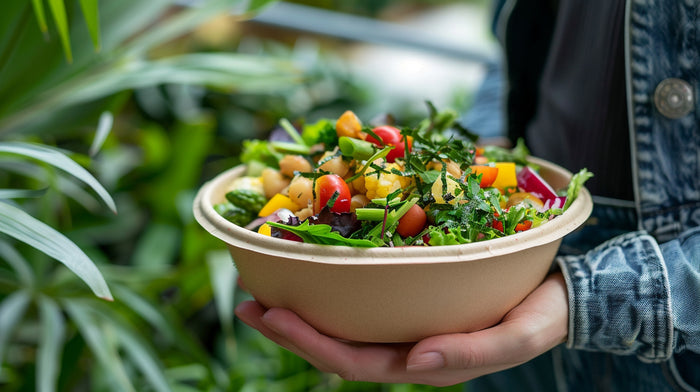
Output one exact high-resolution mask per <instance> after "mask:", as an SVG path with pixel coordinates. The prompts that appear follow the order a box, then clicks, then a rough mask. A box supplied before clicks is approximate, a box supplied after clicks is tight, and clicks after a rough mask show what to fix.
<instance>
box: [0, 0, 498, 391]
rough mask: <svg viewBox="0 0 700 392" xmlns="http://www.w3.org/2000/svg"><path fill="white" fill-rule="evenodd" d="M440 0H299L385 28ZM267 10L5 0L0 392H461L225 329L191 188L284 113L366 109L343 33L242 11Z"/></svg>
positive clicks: (228, 292) (231, 290)
mask: <svg viewBox="0 0 700 392" xmlns="http://www.w3.org/2000/svg"><path fill="white" fill-rule="evenodd" d="M453 2H454V1H453ZM453 2H450V1H447V0H442V1H438V0H436V1H412V2H406V1H398V0H382V1H370V0H366V1H355V2H340V1H323V0H319V1H300V2H298V3H301V4H305V5H311V6H314V7H319V8H324V9H329V10H336V11H339V12H344V13H351V14H356V15H363V16H366V17H371V18H380V17H381V18H389V19H391V18H394V17H399V16H400V15H401V14H403V13H407V12H411V11H415V10H421V9H426V8H429V7H435V6H440V5H443V4H447V3H453ZM267 3H270V2H269V1H249V2H248V1H236V0H210V1H200V2H197V6H195V7H183V6H180V5H177V4H172V2H171V1H165V0H149V1H139V0H122V1H102V2H99V4H98V2H97V1H96V0H81V1H77V0H63V1H61V0H50V1H46V2H44V1H42V0H34V1H31V2H30V1H22V0H12V1H10V2H6V3H5V4H4V7H3V8H4V10H3V13H2V15H1V16H0V363H1V366H0V389H1V390H3V391H35V390H37V391H391V392H403V391H432V390H438V389H440V390H447V391H457V390H463V386H455V387H451V388H431V387H426V386H420V385H382V384H372V383H360V382H347V381H344V380H341V379H340V378H338V377H337V376H334V375H328V374H323V373H320V372H318V371H316V370H315V369H313V368H312V367H310V366H309V365H308V364H307V363H306V362H305V361H303V360H301V359H299V358H298V357H296V356H295V355H293V354H290V353H289V352H287V351H285V350H283V349H280V348H279V347H277V346H276V345H275V344H273V343H271V342H269V341H267V340H266V339H264V338H263V337H262V336H261V335H259V334H258V333H257V332H256V331H253V330H251V329H249V328H247V327H246V326H244V325H242V324H240V323H239V322H238V321H237V320H235V318H234V315H233V308H234V306H235V304H236V303H237V302H238V301H241V300H243V299H245V298H246V295H247V294H246V293H244V292H242V291H241V290H239V289H238V288H237V287H236V285H235V282H236V271H235V269H234V268H233V265H232V263H231V260H230V257H229V255H228V253H227V252H226V250H225V248H224V247H223V244H221V243H219V242H218V241H217V240H215V239H214V238H213V237H211V236H209V235H208V234H207V233H206V232H204V231H203V230H202V229H201V228H200V227H199V226H198V225H197V224H196V223H195V222H194V220H193V217H192V213H191V205H192V201H193V198H194V194H195V192H196V190H197V189H198V187H199V186H200V185H201V184H202V183H203V182H204V181H206V180H207V179H209V178H212V177H213V176H214V175H216V174H217V173H219V172H221V171H223V170H225V169H227V168H230V167H231V166H233V165H235V164H236V163H237V159H236V156H237V154H238V151H239V148H240V143H241V141H242V140H244V139H247V138H254V137H264V136H265V135H266V133H267V132H269V131H270V130H271V129H272V128H274V127H275V126H276V124H277V122H278V120H279V119H280V118H283V117H284V118H289V119H292V120H300V119H303V118H308V119H314V118H318V117H324V116H325V117H331V118H333V117H337V116H338V115H339V114H340V113H342V111H344V110H346V109H349V108H350V109H353V110H355V111H356V112H357V113H359V114H361V115H362V116H369V115H372V114H376V110H377V109H376V108H377V102H379V101H381V100H382V98H383V97H381V96H377V91H376V89H375V88H374V86H372V85H371V84H367V83H366V82H365V81H363V80H361V79H359V78H358V77H357V76H356V75H353V73H352V72H350V71H349V69H348V67H347V66H346V64H345V63H344V59H343V57H342V53H343V51H344V50H345V48H347V45H348V42H342V41H340V42H339V41H337V40H336V41H334V40H332V39H328V38H323V37H313V39H309V38H308V37H307V38H304V39H302V38H301V36H300V34H299V33H295V32H289V31H286V32H280V31H279V30H278V29H277V30H275V29H272V30H271V29H268V28H265V27H264V26H260V25H256V24H254V23H248V22H246V20H249V19H250V18H251V17H253V16H254V15H255V14H256V13H257V12H259V11H260V10H261V9H263V8H264V7H265V6H267V5H268V4H267ZM472 3H477V4H479V5H482V6H485V5H484V3H485V1H483V0H481V1H473V2H472ZM467 94H468V93H465V92H464V91H459V94H458V95H459V96H456V97H455V100H454V103H455V106H458V107H457V109H463V108H464V107H463V106H465V105H466V102H468V99H466V97H465V95H467ZM402 105H403V103H402V102H398V101H397V102H396V105H395V106H394V107H392V112H394V113H399V114H400V116H401V117H400V118H402V119H404V120H405V121H411V120H412V119H416V118H421V117H422V116H424V115H425V113H422V112H415V111H413V109H412V108H406V107H403V106H402ZM459 106H462V107H459ZM115 212H116V213H115ZM110 298H113V300H109V299H110Z"/></svg>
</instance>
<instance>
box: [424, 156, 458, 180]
mask: <svg viewBox="0 0 700 392" xmlns="http://www.w3.org/2000/svg"><path fill="white" fill-rule="evenodd" d="M443 163H444V164H445V165H446V166H447V167H446V171H447V173H448V174H450V175H451V176H452V177H455V178H460V177H462V169H460V168H459V165H458V164H457V163H456V162H454V161H449V160H445V161H443V162H442V163H441V162H435V161H433V162H430V163H428V165H427V166H426V167H427V168H428V169H429V170H438V171H441V170H442V164H443Z"/></svg>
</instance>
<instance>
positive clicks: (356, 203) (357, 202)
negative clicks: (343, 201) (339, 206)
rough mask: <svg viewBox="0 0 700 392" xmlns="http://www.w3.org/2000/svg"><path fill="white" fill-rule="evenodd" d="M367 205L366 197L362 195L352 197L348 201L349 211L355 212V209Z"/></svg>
mask: <svg viewBox="0 0 700 392" xmlns="http://www.w3.org/2000/svg"><path fill="white" fill-rule="evenodd" d="M367 204H369V199H368V198H367V196H365V195H362V194H357V195H353V196H352V198H351V199H350V211H352V212H355V210H356V209H358V208H362V207H364V206H366V205H367Z"/></svg>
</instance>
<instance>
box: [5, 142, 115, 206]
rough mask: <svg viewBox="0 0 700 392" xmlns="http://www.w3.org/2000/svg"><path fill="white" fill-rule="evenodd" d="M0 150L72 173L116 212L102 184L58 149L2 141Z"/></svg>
mask: <svg viewBox="0 0 700 392" xmlns="http://www.w3.org/2000/svg"><path fill="white" fill-rule="evenodd" d="M0 152H5V153H11V154H18V155H22V156H26V157H29V158H34V159H38V160H40V161H42V162H46V163H48V164H50V165H53V166H55V167H57V168H59V169H61V170H63V171H65V172H67V173H69V174H71V175H73V176H74V177H76V178H78V179H79V180H81V181H83V182H84V183H85V184H87V185H88V186H90V187H91V188H92V189H93V190H94V191H95V192H96V193H97V194H98V195H99V196H100V197H101V198H102V201H104V203H105V204H107V206H108V207H109V209H110V210H112V212H115V213H116V212H117V207H116V205H115V204H114V200H112V197H111V196H110V195H109V193H108V192H107V190H105V189H104V187H102V185H101V184H100V183H99V182H98V181H97V180H96V179H95V178H94V177H93V176H92V174H90V173H89V172H88V171H87V170H85V169H84V168H83V167H82V166H80V165H79V164H77V163H76V162H75V161H73V160H72V159H70V158H68V157H67V156H66V155H65V154H63V153H62V152H60V151H59V150H57V149H53V148H49V147H47V146H43V145H38V144H30V143H22V142H4V143H0Z"/></svg>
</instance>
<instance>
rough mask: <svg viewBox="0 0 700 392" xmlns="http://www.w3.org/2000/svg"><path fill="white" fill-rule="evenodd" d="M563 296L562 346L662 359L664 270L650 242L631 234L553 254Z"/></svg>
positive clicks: (667, 323) (667, 345) (668, 336)
mask: <svg viewBox="0 0 700 392" xmlns="http://www.w3.org/2000/svg"><path fill="white" fill-rule="evenodd" d="M556 261H557V263H558V264H559V267H560V268H561V271H562V273H563V274H564V278H565V280H566V286H567V289H568V294H569V336H568V341H567V347H569V348H573V349H581V350H589V351H604V352H609V353H614V354H619V355H630V354H634V355H637V356H638V357H639V358H640V359H641V360H642V361H645V362H660V361H663V360H666V359H668V358H669V357H670V356H671V354H672V350H673V320H672V314H671V296H670V285H669V280H668V273H667V271H666V267H665V265H664V263H663V256H662V254H661V250H660V249H659V246H658V244H657V243H656V240H654V238H653V237H651V236H650V235H648V234H646V233H643V232H634V233H629V234H625V235H623V236H620V237H616V238H614V239H612V240H610V241H607V242H605V243H603V244H601V245H600V246H598V247H596V248H595V249H593V250H591V251H590V252H588V253H587V254H585V255H583V256H559V257H557V258H556Z"/></svg>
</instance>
